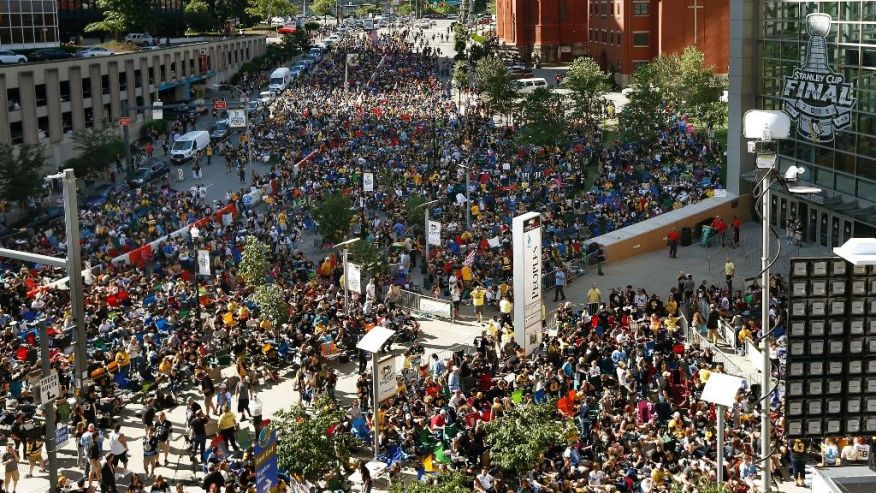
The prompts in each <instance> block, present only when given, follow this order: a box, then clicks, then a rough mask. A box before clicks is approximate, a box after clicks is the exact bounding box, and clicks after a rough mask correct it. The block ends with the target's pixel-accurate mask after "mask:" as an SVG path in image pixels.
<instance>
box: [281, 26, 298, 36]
mask: <svg viewBox="0 0 876 493" xmlns="http://www.w3.org/2000/svg"><path fill="white" fill-rule="evenodd" d="M297 30H298V28H297V27H295V24H286V25H283V26H280V27H279V28H278V29H277V34H292V33H294V32H295V31H297Z"/></svg>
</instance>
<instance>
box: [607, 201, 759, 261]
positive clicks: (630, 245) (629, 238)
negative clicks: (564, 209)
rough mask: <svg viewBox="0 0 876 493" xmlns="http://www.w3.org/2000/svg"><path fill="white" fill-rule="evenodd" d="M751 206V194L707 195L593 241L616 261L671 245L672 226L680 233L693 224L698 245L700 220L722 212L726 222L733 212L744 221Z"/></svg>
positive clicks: (608, 256) (610, 259)
mask: <svg viewBox="0 0 876 493" xmlns="http://www.w3.org/2000/svg"><path fill="white" fill-rule="evenodd" d="M750 210H751V196H750V195H743V196H735V195H733V196H731V195H730V194H728V196H727V197H722V198H710V199H706V200H704V201H702V202H698V203H696V204H692V205H689V206H686V207H682V208H681V209H678V210H675V211H671V212H667V213H665V214H661V215H659V216H657V217H653V218H651V219H648V220H646V221H642V222H640V223H637V224H633V225H632V226H627V227H626V228H622V229H619V230H617V231H613V232H611V233H608V234H605V235H602V236H598V237H596V238H594V239H593V240H592V241H595V242H597V243H600V244H602V245H604V246H605V255H606V260H607V261H608V262H617V261H620V260H624V259H626V258H630V257H634V256H636V255H641V254H642V253H645V252H651V251H654V250H659V249H661V248H668V247H667V243H666V240H665V238H666V234H667V233H669V231H671V230H672V228H673V227H675V228H677V229H678V232H679V233H681V230H682V228H685V227H688V228H691V229H692V230H693V232H692V238H691V239H692V241H693V245H696V244H697V243H698V242H699V239H700V236H699V230H698V229H697V228H696V226H697V225H699V224H700V223H701V222H703V221H705V220H707V219H710V218H714V217H715V216H721V217H722V218H723V219H724V220H725V221H727V222H729V221H730V220H731V219H732V218H733V216H737V217H738V218H739V219H740V220H741V221H742V222H745V221H746V220H747V219H748V216H749V211H750Z"/></svg>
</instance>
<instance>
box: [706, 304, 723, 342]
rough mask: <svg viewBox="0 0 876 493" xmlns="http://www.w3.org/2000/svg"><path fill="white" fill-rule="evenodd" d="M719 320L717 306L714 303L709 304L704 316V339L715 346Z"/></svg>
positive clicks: (719, 315) (719, 314) (719, 313)
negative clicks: (707, 312) (705, 316)
mask: <svg viewBox="0 0 876 493" xmlns="http://www.w3.org/2000/svg"><path fill="white" fill-rule="evenodd" d="M720 320H721V312H720V311H719V310H718V307H717V306H716V305H715V304H714V303H713V304H711V305H709V315H708V317H707V318H706V330H707V331H708V332H707V334H706V340H708V341H709V342H711V343H712V344H714V345H715V346H717V345H718V323H719V321H720Z"/></svg>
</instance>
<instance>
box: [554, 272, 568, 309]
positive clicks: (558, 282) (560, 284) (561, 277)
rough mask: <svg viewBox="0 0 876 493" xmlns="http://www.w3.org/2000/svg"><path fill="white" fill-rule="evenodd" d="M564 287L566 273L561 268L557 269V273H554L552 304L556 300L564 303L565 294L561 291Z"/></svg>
mask: <svg viewBox="0 0 876 493" xmlns="http://www.w3.org/2000/svg"><path fill="white" fill-rule="evenodd" d="M565 286H566V271H564V270H563V266H562V265H561V266H559V267H557V271H556V272H555V273H554V303H556V302H557V300H559V299H561V298H560V297H562V300H563V301H566V292H565V291H564V290H563V288H565Z"/></svg>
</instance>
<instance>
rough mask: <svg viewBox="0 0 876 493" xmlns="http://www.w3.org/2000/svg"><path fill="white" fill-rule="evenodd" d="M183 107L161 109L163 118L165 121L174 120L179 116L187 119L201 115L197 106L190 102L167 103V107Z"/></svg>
mask: <svg viewBox="0 0 876 493" xmlns="http://www.w3.org/2000/svg"><path fill="white" fill-rule="evenodd" d="M178 104H179V105H183V106H180V107H177V108H168V107H165V108H164V109H163V113H164V118H165V119H166V120H175V119H177V118H179V117H181V116H186V117H188V118H195V119H197V118H198V115H199V114H200V113H201V111H200V109H199V108H198V106H197V105H196V104H195V103H193V102H191V101H177V102H175V103H168V105H178Z"/></svg>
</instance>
